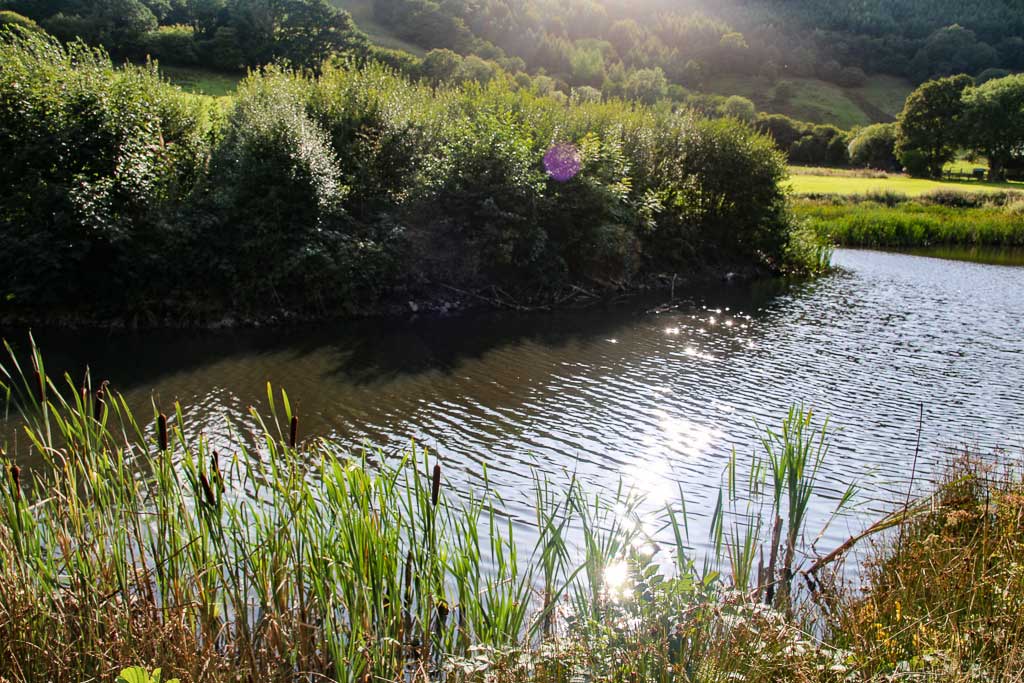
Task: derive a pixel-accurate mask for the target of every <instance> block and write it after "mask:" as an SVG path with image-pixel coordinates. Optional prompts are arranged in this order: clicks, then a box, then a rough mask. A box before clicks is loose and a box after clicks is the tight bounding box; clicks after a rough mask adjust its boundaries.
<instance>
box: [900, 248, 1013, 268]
mask: <svg viewBox="0 0 1024 683" xmlns="http://www.w3.org/2000/svg"><path fill="white" fill-rule="evenodd" d="M898 253H902V254H912V255H913V256H927V257H929V258H938V259H946V260H949V261H967V262H969V263H983V264H987V265H992V266H1024V247H982V246H960V245H942V246H934V247H917V248H913V249H905V250H904V249H901V250H898Z"/></svg>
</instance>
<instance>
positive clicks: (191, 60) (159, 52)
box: [142, 26, 199, 66]
mask: <svg viewBox="0 0 1024 683" xmlns="http://www.w3.org/2000/svg"><path fill="white" fill-rule="evenodd" d="M142 47H143V49H144V50H145V52H146V54H147V55H149V56H150V57H152V58H153V59H157V60H159V61H161V62H167V63H169V64H180V65H183V66H190V65H194V64H198V63H199V48H198V46H197V44H196V40H195V31H194V30H193V29H192V27H191V26H161V27H160V28H159V29H157V30H156V31H152V32H151V33H147V34H146V35H145V36H144V38H143V41H142Z"/></svg>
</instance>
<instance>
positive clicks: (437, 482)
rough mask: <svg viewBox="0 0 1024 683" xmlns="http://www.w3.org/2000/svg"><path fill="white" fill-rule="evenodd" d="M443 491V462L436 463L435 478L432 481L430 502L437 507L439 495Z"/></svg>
mask: <svg viewBox="0 0 1024 683" xmlns="http://www.w3.org/2000/svg"><path fill="white" fill-rule="evenodd" d="M440 493H441V463H437V464H435V465H434V478H433V480H432V481H431V482H430V504H431V505H433V506H434V507H437V497H438V495H439V494H440Z"/></svg>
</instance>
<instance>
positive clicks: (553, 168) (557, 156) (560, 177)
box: [544, 142, 580, 183]
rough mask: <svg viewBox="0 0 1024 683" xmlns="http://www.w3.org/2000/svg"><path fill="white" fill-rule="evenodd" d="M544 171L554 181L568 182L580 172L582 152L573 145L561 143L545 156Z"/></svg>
mask: <svg viewBox="0 0 1024 683" xmlns="http://www.w3.org/2000/svg"><path fill="white" fill-rule="evenodd" d="M544 169H545V170H546V171H547V172H548V175H549V176H551V178H552V179H554V180H557V181H558V182H560V183H565V182H568V181H570V180H572V179H573V178H575V177H576V174H577V173H579V172H580V151H579V150H578V149H576V145H574V144H572V143H569V142H562V143H559V144H557V145H555V146H553V147H552V148H551V149H549V150H548V151H547V154H545V155H544Z"/></svg>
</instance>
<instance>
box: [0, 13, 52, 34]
mask: <svg viewBox="0 0 1024 683" xmlns="http://www.w3.org/2000/svg"><path fill="white" fill-rule="evenodd" d="M14 26H17V27H19V28H21V29H24V30H26V31H34V32H42V30H43V29H42V28H40V27H39V24H37V23H36V22H34V21H32V20H31V19H29V18H28V17H25V16H22V15H20V14H18V13H17V12H11V11H10V10H0V31H3V30H4V29H6V28H8V27H14Z"/></svg>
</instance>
